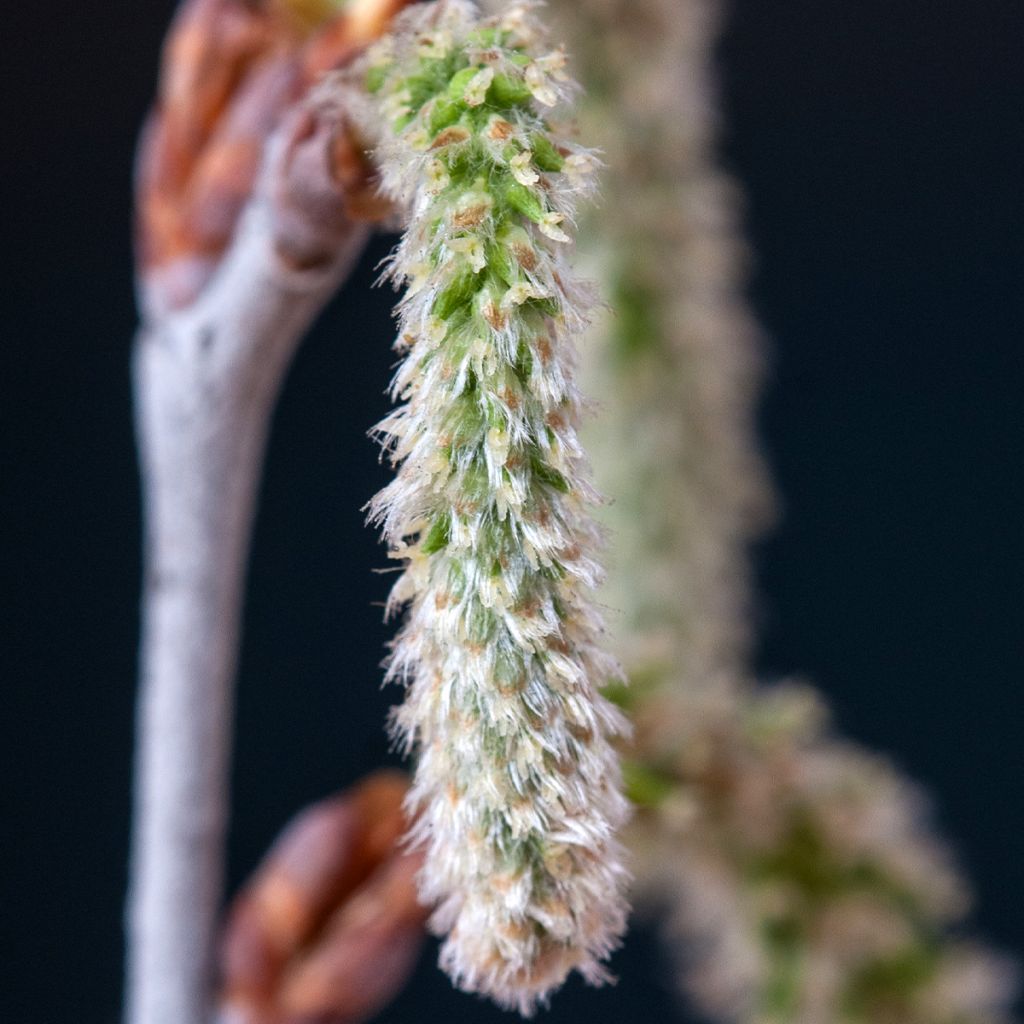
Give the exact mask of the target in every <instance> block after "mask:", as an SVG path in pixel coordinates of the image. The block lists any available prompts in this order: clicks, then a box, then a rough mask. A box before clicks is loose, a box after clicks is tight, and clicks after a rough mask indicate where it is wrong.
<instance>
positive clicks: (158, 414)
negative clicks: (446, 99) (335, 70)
mask: <svg viewBox="0 0 1024 1024" xmlns="http://www.w3.org/2000/svg"><path fill="white" fill-rule="evenodd" d="M398 6H401V2H400V0H356V2H354V3H350V4H349V5H347V7H346V9H345V11H344V12H342V13H341V14H340V15H337V16H336V17H335V18H334V19H333V20H331V21H329V22H327V23H325V24H324V25H322V26H321V27H320V28H319V29H318V30H317V31H316V32H314V33H312V34H311V33H310V31H309V30H308V28H307V27H306V24H305V23H304V22H303V21H302V20H300V19H296V18H293V17H292V16H291V13H290V9H289V6H288V4H286V3H284V2H283V0H282V2H279V3H277V4H276V5H274V4H271V3H267V4H262V5H261V4H247V3H243V2H242V0H187V2H186V3H185V4H184V5H183V7H182V9H181V11H180V13H179V15H178V18H177V19H176V22H175V25H174V27H173V29H172V31H171V34H170V37H169V40H168V44H167V48H166V51H165V55H164V65H163V69H162V77H161V86H160V95H159V100H158V104H157V108H156V110H155V112H154V114H153V115H152V116H151V118H150V121H149V124H148V125H147V128H146V131H145V133H144V138H143V142H142V146H141V151H140V159H139V167H138V178H137V210H138V222H137V223H138V243H139V244H138V288H139V297H140V307H141V314H142V324H141V326H140V328H139V332H138V336H137V338H136V343H135V360H134V368H135V389H136V399H137V416H138V422H137V429H138V437H139V446H140V453H141V466H142V477H143V492H144V501H145V509H146V554H145V562H146V572H145V582H144V590H143V639H142V651H141V665H140V675H141V681H140V693H139V707H138V725H137V727H138V739H137V763H136V776H135V780H136V781H135V786H136V789H135V818H134V822H135V824H134V829H135V831H134V835H133V848H132V867H131V891H130V896H129V950H128V978H127V985H128V990H127V1007H126V1018H127V1020H128V1021H129V1022H130V1024H205V1022H206V1021H207V1020H208V1019H209V1014H210V1002H211V1000H210V991H209V989H210V964H211V950H212V946H213V940H214V928H215V921H216V915H217V911H218V908H219V904H220V899H221V861H222V848H223V837H224V829H225V819H226V807H227V776H228V762H229V752H230V729H231V717H232V679H233V676H234V672H235V662H236V654H237V642H238V630H239V621H240V609H241V602H242V590H243V580H244V565H245V559H246V554H247V550H248V545H249V535H250V529H251V524H252V519H253V508H254V500H255V494H256V490H257V485H258V480H259V473H260V466H261V463H262V459H263V451H264V442H265V438H266V433H267V428H268V424H269V420H270V416H271V412H272V409H273V405H274V401H275V398H276V395H277V392H278V389H279V387H280V384H281V381H282V378H283V376H284V373H285V370H286V368H287V366H288V363H289V361H290V359H291V356H292V354H293V352H294V350H295V348H296V346H297V344H298V342H299V340H300V338H301V337H302V335H303V334H304V333H305V331H306V329H307V328H308V326H309V324H310V322H311V321H312V320H313V318H314V317H315V316H316V315H317V313H318V312H319V311H320V309H321V308H322V307H323V305H324V304H325V302H326V301H327V300H328V299H329V298H330V296H331V295H332V294H333V293H334V292H335V291H336V290H337V288H338V287H339V285H340V284H341V283H342V281H343V280H344V279H345V277H346V276H347V274H348V273H349V271H350V268H351V266H352V264H353V262H354V261H355V259H356V257H357V256H358V253H359V252H360V250H361V248H362V246H363V244H364V241H365V239H366V236H367V232H368V227H367V225H366V223H365V221H366V220H368V219H372V217H373V216H374V215H376V214H378V213H379V212H380V211H379V209H378V208H377V207H378V204H375V202H374V201H373V200H372V183H371V180H370V170H369V168H368V167H367V166H366V165H365V163H364V161H363V159H362V157H361V155H360V149H359V146H358V145H357V144H356V143H355V142H354V141H353V140H352V138H351V137H350V134H349V131H348V129H347V126H346V125H345V124H344V121H343V120H340V119H339V117H338V115H337V113H336V112H332V114H331V115H330V117H329V118H328V117H327V116H326V115H323V114H321V113H320V112H319V111H318V110H317V109H316V108H315V107H314V106H313V104H312V103H311V102H310V100H309V92H310V88H311V86H312V85H313V84H314V83H315V81H316V79H317V77H318V76H319V74H320V73H321V72H322V71H323V70H326V69H329V68H332V67H336V66H339V65H341V64H343V63H345V62H346V61H347V60H349V59H350V58H351V56H352V55H353V54H355V53H356V52H358V50H359V49H360V48H361V47H362V46H363V45H365V43H366V42H368V41H369V40H370V39H372V38H374V37H375V36H376V35H377V34H379V32H381V31H382V30H383V28H384V27H385V26H386V24H387V21H388V19H389V18H390V16H391V15H392V14H393V13H394V11H395V9H396V8H397V7H398Z"/></svg>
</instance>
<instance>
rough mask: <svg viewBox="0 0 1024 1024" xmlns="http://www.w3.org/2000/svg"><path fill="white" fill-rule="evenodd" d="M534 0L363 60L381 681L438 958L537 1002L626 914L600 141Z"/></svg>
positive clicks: (597, 960) (409, 27)
mask: <svg viewBox="0 0 1024 1024" xmlns="http://www.w3.org/2000/svg"><path fill="white" fill-rule="evenodd" d="M564 66H565V57H564V55H563V54H562V52H561V51H560V50H557V49H555V50H551V49H547V48H544V47H543V39H542V34H541V32H540V30H539V28H538V26H537V24H536V23H535V21H534V20H533V17H532V15H531V11H530V9H529V7H528V6H516V7H514V8H511V9H509V10H508V11H507V12H506V13H505V14H503V15H501V16H499V17H496V18H493V19H489V20H482V19H481V18H480V17H479V16H478V14H477V12H476V10H475V8H474V7H473V6H472V5H470V4H468V3H464V2H459V0H454V2H441V3H437V4H434V5H429V6H424V7H421V8H413V9H411V10H410V11H409V12H407V13H406V14H405V15H403V16H402V17H401V18H400V19H399V20H398V22H397V24H396V26H395V31H394V33H393V35H392V36H391V37H390V39H389V40H388V42H387V43H386V44H384V45H382V46H380V47H378V48H377V49H376V50H375V51H373V52H372V53H371V54H370V55H369V57H368V71H367V87H368V89H369V90H370V92H371V93H372V95H373V96H374V97H375V99H376V107H375V109H376V111H377V112H378V115H379V117H380V120H381V121H382V123H383V124H382V127H383V132H382V134H383V138H381V139H380V141H379V146H378V149H377V153H376V158H377V160H378V163H379V165H380V167H381V169H382V179H383V186H384V190H385V192H386V194H387V195H389V196H390V197H391V198H392V199H393V200H395V201H396V203H397V204H398V205H399V207H400V208H401V209H402V210H403V211H405V213H406V216H407V218H408V222H407V224H408V226H407V228H406V231H405V234H404V236H403V238H402V241H401V243H400V244H399V246H398V248H397V250H396V252H395V254H394V257H393V262H392V265H391V269H390V274H391V276H392V277H393V278H394V279H395V280H396V281H397V282H398V283H399V284H401V285H404V286H405V288H406V293H405V296H404V297H403V299H402V300H401V303H400V305H399V319H400V326H399V335H398V341H397V343H396V345H397V348H398V349H399V351H400V352H401V353H402V355H403V362H402V363H401V366H400V368H399V369H398V372H397V374H396V376H395V379H394V382H393V394H394V396H395V398H396V399H398V400H400V401H401V403H402V404H401V405H400V407H399V408H398V409H397V410H396V411H395V412H394V413H393V414H391V415H390V416H388V417H387V418H386V419H385V420H384V421H383V422H382V423H381V424H380V425H379V426H378V428H377V431H378V434H379V436H380V437H381V439H382V441H383V443H384V445H385V447H386V449H387V451H388V452H389V454H390V457H391V459H392V461H393V463H394V464H395V465H396V466H397V467H398V471H397V475H396V477H395V480H394V481H393V482H392V483H391V484H390V485H389V486H388V487H386V488H385V489H384V490H383V491H382V492H381V493H380V494H378V495H377V496H376V497H375V498H374V500H373V501H372V503H371V517H372V519H373V521H374V522H376V523H377V524H379V525H381V526H382V527H383V532H384V536H385V538H386V539H387V541H388V542H389V545H390V547H391V550H392V555H393V557H395V558H398V559H401V560H402V562H403V563H404V572H403V574H402V576H401V578H400V579H399V581H398V583H397V584H396V585H395V587H394V589H393V591H392V595H391V599H390V607H391V609H392V610H393V611H396V610H398V609H399V608H401V607H403V606H408V612H407V617H406V619H405V621H404V624H403V626H402V627H401V630H400V632H399V634H398V636H397V638H396V640H395V642H394V645H393V651H392V654H391V657H390V660H389V667H388V678H389V679H393V680H397V681H399V682H401V683H404V684H405V685H406V687H407V693H406V699H405V702H404V704H403V705H402V706H401V707H400V708H399V709H397V711H396V713H395V717H394V728H395V730H396V732H397V734H398V735H399V736H400V737H401V739H402V741H403V743H404V745H405V746H406V747H407V748H409V749H411V750H414V751H415V752H416V754H417V765H416V775H415V782H414V786H413V790H412V793H411V807H412V809H413V810H414V811H415V812H416V814H417V815H418V818H417V824H416V825H415V827H414V831H413V835H414V838H415V840H416V841H418V842H420V843H421V844H422V845H423V847H424V850H425V866H424V868H423V870H422V873H421V876H420V885H421V893H422V896H423V898H424V900H425V901H429V902H430V903H432V904H435V905H436V911H435V914H434V917H433V926H434V928H435V929H436V930H437V931H438V932H439V933H441V934H444V935H445V936H446V938H445V941H444V944H443V946H442V950H441V964H442V966H443V967H444V968H445V970H446V971H447V972H448V973H449V974H450V975H451V976H452V978H453V980H454V981H455V982H456V984H457V985H459V986H460V987H461V988H463V989H466V990H468V991H472V992H479V993H483V994H486V995H488V996H490V997H491V998H493V999H494V1000H495V1001H496V1002H498V1003H499V1004H500V1005H502V1006H505V1007H509V1008H516V1009H518V1010H519V1011H520V1012H521V1013H523V1014H525V1015H528V1014H530V1013H531V1012H532V1011H533V1010H534V1009H535V1008H536V1006H537V1005H538V1004H539V1003H543V1002H544V1001H545V1000H546V998H547V996H548V994H549V993H550V992H551V991H552V990H553V989H554V988H556V987H557V986H558V985H560V984H561V982H562V981H563V980H564V979H565V978H566V976H567V975H568V973H569V972H571V971H572V970H573V969H575V970H578V971H579V972H580V973H581V974H582V975H583V976H584V977H585V978H586V979H587V980H588V981H590V982H593V983H599V982H602V981H604V980H606V978H607V973H606V970H605V967H604V966H603V961H604V960H605V959H606V958H607V957H608V955H609V954H610V952H611V951H612V950H613V949H614V948H615V947H616V945H617V944H618V941H619V937H620V935H621V934H622V932H623V930H624V928H625V922H626V917H627V904H626V900H625V895H624V892H625V889H626V886H627V883H628V877H627V872H626V870H625V869H624V867H623V854H622V850H621V849H620V847H619V844H618V842H617V840H616V832H617V830H618V829H619V827H620V826H621V825H622V824H623V823H624V821H625V819H626V817H627V804H626V801H625V799H624V797H623V795H622V792H621V779H620V770H619V766H618V761H617V756H616V753H615V750H614V747H613V740H614V739H615V738H616V737H618V736H621V735H623V734H624V733H625V732H626V730H627V727H626V724H625V721H624V719H623V718H622V716H621V714H620V712H619V711H618V710H617V709H616V708H615V707H614V706H613V705H612V704H611V703H610V702H609V701H607V700H606V699H605V698H604V697H603V696H602V695H601V693H600V692H599V690H600V687H601V686H602V685H603V684H604V683H605V682H606V681H608V680H609V679H610V678H612V677H615V676H617V674H618V667H617V663H616V662H615V661H614V659H613V658H611V657H610V656H609V655H608V654H607V653H606V652H605V651H604V649H603V647H602V633H603V630H604V626H603V623H602V620H601V617H600V615H599V613H598V610H597V608H596V605H595V603H594V598H593V590H594V588H595V587H596V586H597V585H598V584H599V582H600V581H601V578H602V570H601V567H600V565H599V563H598V561H597V551H598V548H599V546H600V544H599V541H600V534H599V531H598V529H597V527H596V526H595V524H594V522H593V520H592V519H591V515H590V511H589V510H590V507H591V506H592V505H594V504H595V502H596V501H597V495H596V493H595V491H594V490H593V488H592V486H591V484H590V482H589V478H588V471H587V465H586V459H585V455H584V452H583V450H582V448H581V446H580V442H579V439H578V437H577V425H578V421H579V418H580V410H581V397H580V394H579V393H578V391H577V387H576V383H575V367H574V362H575V351H574V342H573V338H574V336H575V335H577V334H578V333H579V332H581V331H582V330H583V328H584V327H585V326H586V324H587V322H588V317H589V314H590V310H591V307H592V305H593V302H594V299H593V296H592V294H591V291H590V289H589V288H587V287H585V286H583V285H582V284H581V283H580V282H579V281H578V280H577V279H576V278H575V277H574V275H573V272H572V270H571V269H570V267H569V266H568V264H567V261H566V254H565V251H566V249H567V248H568V246H569V244H570V243H571V233H572V231H573V214H574V208H575V205H576V201H577V199H578V198H580V197H581V196H585V195H587V194H588V193H589V192H590V191H591V188H592V184H591V182H592V173H591V172H592V171H593V170H594V168H595V167H596V163H597V161H596V160H595V158H594V155H593V154H592V153H591V152H589V151H588V150H586V149H583V148H580V147H578V146H576V145H575V144H574V143H573V142H572V141H571V140H570V139H568V138H567V137H566V136H565V135H564V134H563V133H562V132H561V131H560V130H559V129H558V127H557V121H556V118H557V117H558V116H559V115H560V112H561V111H562V110H563V109H564V106H565V103H566V100H567V99H568V98H569V97H570V95H571V93H572V91H573V88H574V87H573V84H572V83H571V82H570V81H569V79H568V76H567V75H566V72H565V70H564Z"/></svg>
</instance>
